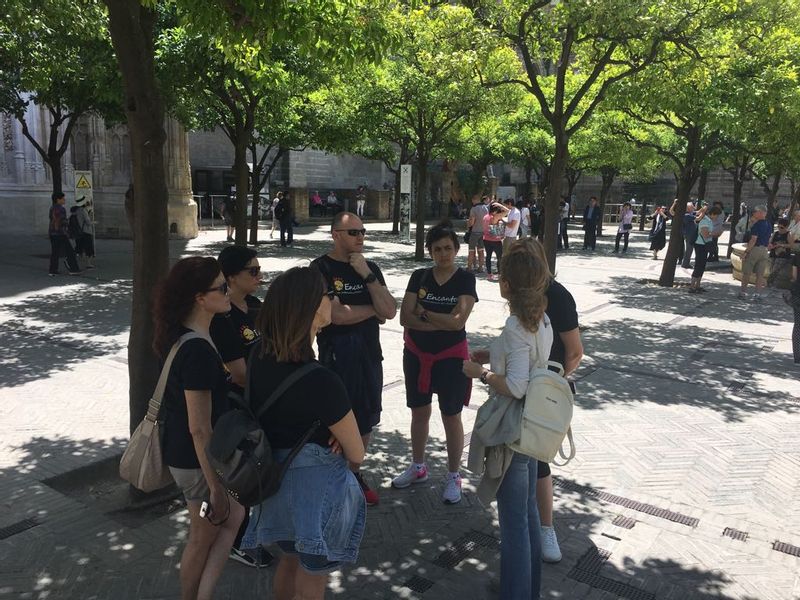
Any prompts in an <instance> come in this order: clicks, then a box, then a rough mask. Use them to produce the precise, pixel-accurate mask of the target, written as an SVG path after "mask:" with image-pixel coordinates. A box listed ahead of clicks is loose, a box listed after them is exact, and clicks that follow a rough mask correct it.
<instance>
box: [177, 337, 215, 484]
mask: <svg viewBox="0 0 800 600" xmlns="http://www.w3.org/2000/svg"><path fill="white" fill-rule="evenodd" d="M188 332H189V329H186V328H181V331H180V335H183V334H184V333H188ZM186 390H201V391H202V390H209V391H211V426H212V427H213V426H214V424H215V423H216V422H217V419H219V417H220V416H221V415H223V414H224V413H225V412H227V411H228V409H229V408H230V406H229V403H228V397H227V393H228V376H227V372H226V371H225V367H224V366H223V364H222V360H221V359H220V357H219V354H217V352H216V351H215V350H214V347H213V346H212V345H211V344H210V343H209V342H208V340H205V339H199V338H195V339H191V340H189V341H187V342H185V343H184V344H183V346H181V348H180V350H178V353H177V354H176V355H175V360H174V361H173V362H172V368H171V369H170V370H169V378H168V379H167V388H166V390H165V391H164V399H163V406H164V409H163V410H164V447H163V451H164V462H165V463H166V464H167V465H169V466H171V467H178V468H180V469H197V468H199V467H200V463H199V462H198V461H197V454H196V453H195V449H194V442H193V441H192V435H191V433H189V415H188V413H187V411H186V396H185V394H184V392H185V391H186Z"/></svg>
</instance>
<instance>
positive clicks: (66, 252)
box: [47, 192, 95, 277]
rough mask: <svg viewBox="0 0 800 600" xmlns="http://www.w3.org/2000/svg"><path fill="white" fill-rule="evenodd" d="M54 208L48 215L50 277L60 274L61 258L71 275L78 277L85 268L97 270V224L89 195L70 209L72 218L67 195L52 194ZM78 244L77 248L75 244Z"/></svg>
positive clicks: (81, 198)
mask: <svg viewBox="0 0 800 600" xmlns="http://www.w3.org/2000/svg"><path fill="white" fill-rule="evenodd" d="M51 198H52V205H51V206H50V210H49V212H48V226H47V234H48V236H49V237H50V268H49V270H48V273H49V274H50V276H51V277H53V276H55V275H58V274H59V259H61V258H63V259H64V266H65V267H66V268H67V273H69V274H70V275H79V274H80V273H81V272H83V271H84V270H85V269H94V268H95V264H94V223H93V222H92V219H91V216H90V215H89V210H90V209H91V206H90V203H89V201H88V199H87V198H86V196H82V197H80V198H78V199H77V200H76V201H75V205H74V206H72V208H70V214H69V217H67V209H66V208H65V204H66V200H67V199H66V196H65V195H64V192H53V194H52V197H51ZM73 241H74V242H75V246H73V245H72V242H73Z"/></svg>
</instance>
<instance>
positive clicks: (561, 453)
mask: <svg viewBox="0 0 800 600" xmlns="http://www.w3.org/2000/svg"><path fill="white" fill-rule="evenodd" d="M567 441H568V442H569V456H567V455H566V454H564V448H563V445H562V446H559V447H558V455H559V456H560V457H561V458H563V459H564V462H563V463H559V462H556V461H555V459H553V464H554V465H556V466H557V467H563V466H565V465H566V464H567V463H568V462H569V461H571V460H572V459H573V458H575V438H573V437H572V427H570V428H569V429H567Z"/></svg>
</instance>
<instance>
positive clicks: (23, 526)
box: [0, 519, 39, 540]
mask: <svg viewBox="0 0 800 600" xmlns="http://www.w3.org/2000/svg"><path fill="white" fill-rule="evenodd" d="M38 524H39V521H37V520H36V519H23V520H22V521H17V522H16V523H12V524H11V525H9V526H8V527H3V528H2V529H0V540H5V539H7V538H10V537H11V536H12V535H17V534H18V533H22V532H23V531H27V530H28V529H31V528H33V527H36V526H37V525H38Z"/></svg>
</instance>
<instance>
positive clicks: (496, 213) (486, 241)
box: [483, 202, 509, 281]
mask: <svg viewBox="0 0 800 600" xmlns="http://www.w3.org/2000/svg"><path fill="white" fill-rule="evenodd" d="M508 212H509V211H508V209H507V208H506V207H505V206H503V205H502V204H500V203H499V202H492V204H491V206H490V207H489V212H488V213H487V214H485V215H484V216H483V247H484V248H485V249H486V275H487V276H488V277H489V281H496V279H497V278H496V277H495V276H494V275H493V274H492V254H494V255H496V256H497V268H496V269H495V270H496V271H497V272H498V273H499V272H500V259H502V258H503V239H504V238H505V223H504V222H503V218H504V217H505V216H506V215H507V214H508Z"/></svg>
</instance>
